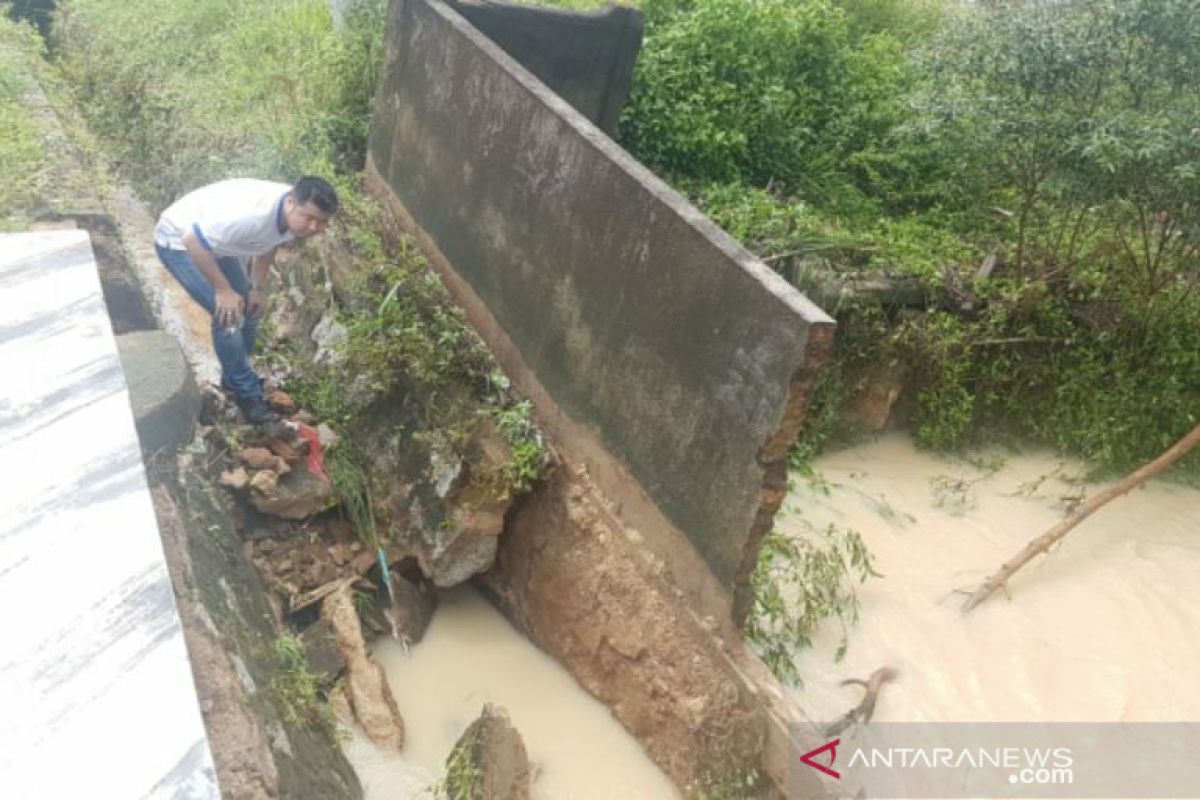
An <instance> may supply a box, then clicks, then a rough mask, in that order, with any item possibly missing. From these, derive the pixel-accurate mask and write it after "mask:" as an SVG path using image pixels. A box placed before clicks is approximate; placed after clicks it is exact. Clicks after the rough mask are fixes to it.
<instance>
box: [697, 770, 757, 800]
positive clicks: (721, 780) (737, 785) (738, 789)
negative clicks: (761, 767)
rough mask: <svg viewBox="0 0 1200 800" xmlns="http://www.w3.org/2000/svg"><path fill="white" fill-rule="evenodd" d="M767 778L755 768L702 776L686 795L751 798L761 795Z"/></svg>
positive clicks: (705, 799)
mask: <svg viewBox="0 0 1200 800" xmlns="http://www.w3.org/2000/svg"><path fill="white" fill-rule="evenodd" d="M767 784H768V780H767V778H766V777H764V776H763V774H762V773H761V772H759V771H758V770H757V769H753V768H751V769H739V770H734V771H732V772H728V773H722V774H708V775H705V776H703V777H702V778H701V779H700V780H699V781H697V782H696V785H695V786H694V787H692V791H691V792H689V794H688V796H689V797H693V798H695V800H751V799H752V798H757V797H763V796H764V794H766V792H765V789H766V786H767Z"/></svg>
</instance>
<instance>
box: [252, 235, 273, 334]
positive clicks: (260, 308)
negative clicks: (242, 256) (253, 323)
mask: <svg viewBox="0 0 1200 800" xmlns="http://www.w3.org/2000/svg"><path fill="white" fill-rule="evenodd" d="M278 250H279V248H278V247H272V248H271V251H270V252H268V253H264V254H263V255H261V256H257V257H256V258H255V259H254V268H253V269H252V270H251V273H250V282H251V283H252V284H253V288H251V290H250V298H249V302H248V303H247V304H246V313H247V314H249V315H250V316H252V317H257V316H261V315H263V314H265V313H266V311H267V294H268V291H267V278H268V276H269V275H270V271H271V265H272V264H274V263H275V253H276V252H278Z"/></svg>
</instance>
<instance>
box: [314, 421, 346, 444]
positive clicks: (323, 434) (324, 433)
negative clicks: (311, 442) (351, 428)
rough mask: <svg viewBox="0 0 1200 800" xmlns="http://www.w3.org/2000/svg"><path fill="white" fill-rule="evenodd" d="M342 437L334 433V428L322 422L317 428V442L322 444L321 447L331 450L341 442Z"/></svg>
mask: <svg viewBox="0 0 1200 800" xmlns="http://www.w3.org/2000/svg"><path fill="white" fill-rule="evenodd" d="M341 438H342V437H340V436H338V435H337V434H336V433H334V432H333V428H331V427H329V426H328V425H326V424H325V423H324V422H322V423H321V424H320V425H318V426H317V441H319V442H320V443H321V447H323V448H326V449H328V448H330V447H333V446H334V445H335V444H337V443H338V442H339V441H341Z"/></svg>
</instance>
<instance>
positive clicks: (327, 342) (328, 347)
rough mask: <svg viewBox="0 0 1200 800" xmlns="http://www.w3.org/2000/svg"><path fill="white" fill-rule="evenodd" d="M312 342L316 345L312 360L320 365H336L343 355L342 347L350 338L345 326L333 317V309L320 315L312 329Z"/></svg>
mask: <svg viewBox="0 0 1200 800" xmlns="http://www.w3.org/2000/svg"><path fill="white" fill-rule="evenodd" d="M311 337H312V340H313V342H315V343H316V345H317V352H316V355H314V356H313V361H314V362H316V363H317V364H319V365H321V366H326V367H336V366H337V365H338V364H340V363H341V362H342V361H343V359H344V358H345V356H344V355H343V353H342V348H343V347H344V346H345V344H346V342H347V341H349V339H350V332H349V331H348V330H347V329H346V326H345V325H343V324H341V323H340V322H338V321H337V319H335V318H334V314H333V309H332V308H331V309H329V310H327V311H326V312H325V314H324V316H322V317H321V321H320V322H318V323H317V324H316V327H314V328H313V329H312V334H311Z"/></svg>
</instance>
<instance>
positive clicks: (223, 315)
mask: <svg viewBox="0 0 1200 800" xmlns="http://www.w3.org/2000/svg"><path fill="white" fill-rule="evenodd" d="M183 246H184V247H186V248H187V251H188V255H190V256H191V257H192V262H193V263H194V264H195V265H196V266H197V267H199V268H200V272H201V273H203V274H204V277H205V278H208V282H209V283H211V284H212V287H213V290H214V291H215V292H216V309H215V310H214V312H213V316H214V317H215V318H216V320H217V324H219V325H223V326H230V325H236V324H237V322H238V319H239V317H240V316H241V314H242V296H241V295H240V294H238V293H237V292H236V291H234V289H233V287H232V286H230V285H229V281H228V280H226V279H225V274H224V273H223V272H221V268H220V267H219V266H217V259H216V256H214V255H213V254H212V252H211V251H210V250H208V249H207V248H206V247H204V245H202V244H200V242H199V241H197V239H196V237H195V236H194V235H193V234H192V232H191V231H188V232H186V233H184V234H183Z"/></svg>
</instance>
